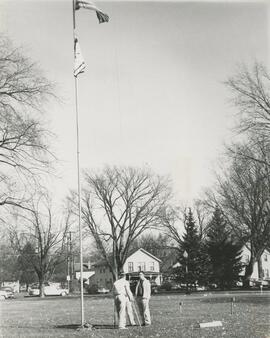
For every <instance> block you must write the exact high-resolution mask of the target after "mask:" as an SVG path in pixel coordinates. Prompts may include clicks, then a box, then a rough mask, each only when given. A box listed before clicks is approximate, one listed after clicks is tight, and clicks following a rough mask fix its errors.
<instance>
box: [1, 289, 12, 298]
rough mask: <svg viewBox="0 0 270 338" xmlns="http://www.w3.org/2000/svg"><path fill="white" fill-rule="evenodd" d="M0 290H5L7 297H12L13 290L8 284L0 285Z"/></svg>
mask: <svg viewBox="0 0 270 338" xmlns="http://www.w3.org/2000/svg"><path fill="white" fill-rule="evenodd" d="M0 291H6V293H7V298H14V290H13V289H12V287H10V286H1V288H0Z"/></svg>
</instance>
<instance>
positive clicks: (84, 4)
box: [75, 0, 109, 23]
mask: <svg viewBox="0 0 270 338" xmlns="http://www.w3.org/2000/svg"><path fill="white" fill-rule="evenodd" d="M80 8H86V9H90V10H92V11H95V12H96V14H97V18H98V21H99V23H103V22H108V21H109V16H108V15H107V14H105V13H103V12H102V11H101V10H100V9H99V8H98V7H97V6H96V5H95V4H94V3H93V2H91V1H84V0H76V2H75V10H78V9H80Z"/></svg>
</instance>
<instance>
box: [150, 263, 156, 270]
mask: <svg viewBox="0 0 270 338" xmlns="http://www.w3.org/2000/svg"><path fill="white" fill-rule="evenodd" d="M149 268H150V269H149V270H150V271H155V263H154V262H150V264H149Z"/></svg>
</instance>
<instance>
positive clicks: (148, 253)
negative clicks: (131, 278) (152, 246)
mask: <svg viewBox="0 0 270 338" xmlns="http://www.w3.org/2000/svg"><path fill="white" fill-rule="evenodd" d="M138 251H141V252H143V253H144V254H146V255H148V256H149V257H151V258H153V259H155V260H156V261H158V262H161V260H160V259H159V258H157V257H156V256H154V255H152V254H151V253H150V252H148V251H146V250H144V249H143V248H140V249H138V250H136V251H135V252H133V253H132V254H131V255H129V256H128V258H127V260H128V259H129V257H130V256H132V255H134V254H135V253H136V252H138Z"/></svg>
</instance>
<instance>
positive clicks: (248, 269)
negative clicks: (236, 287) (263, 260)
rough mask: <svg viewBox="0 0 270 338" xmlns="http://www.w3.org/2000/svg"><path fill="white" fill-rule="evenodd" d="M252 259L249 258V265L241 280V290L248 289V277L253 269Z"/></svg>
mask: <svg viewBox="0 0 270 338" xmlns="http://www.w3.org/2000/svg"><path fill="white" fill-rule="evenodd" d="M254 263H255V261H254V258H253V257H250V260H249V263H248V265H247V266H246V270H245V276H244V280H243V288H249V287H250V285H249V282H250V277H251V275H252V273H253V267H254Z"/></svg>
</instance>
